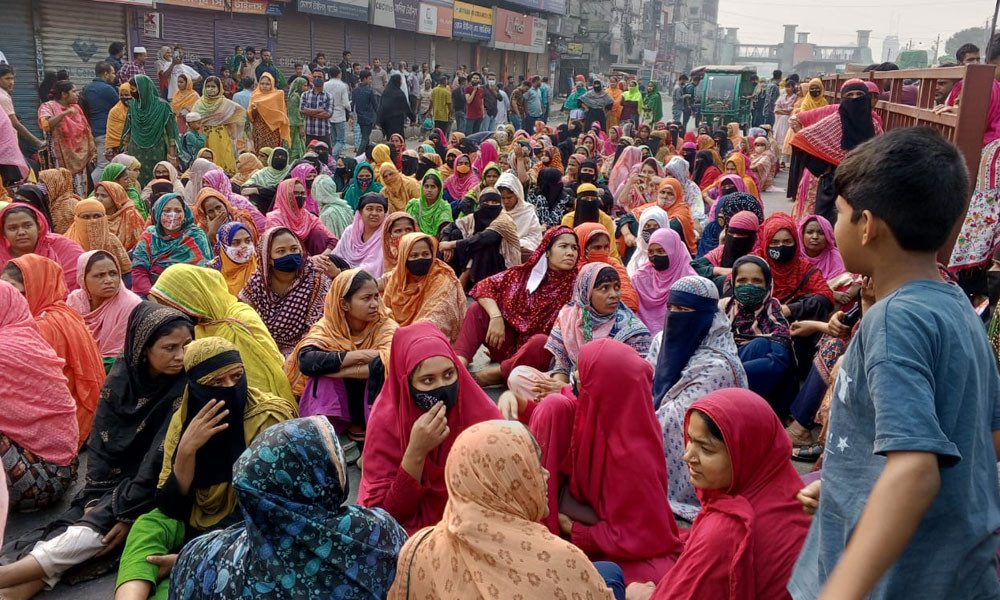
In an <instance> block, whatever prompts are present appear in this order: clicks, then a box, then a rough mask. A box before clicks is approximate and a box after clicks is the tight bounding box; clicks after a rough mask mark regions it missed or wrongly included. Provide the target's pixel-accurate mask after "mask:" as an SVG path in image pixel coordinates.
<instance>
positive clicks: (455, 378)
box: [358, 322, 501, 534]
mask: <svg viewBox="0 0 1000 600" xmlns="http://www.w3.org/2000/svg"><path fill="white" fill-rule="evenodd" d="M390 365H391V366H390V368H389V373H388V376H387V377H386V383H385V388H384V389H383V390H382V395H381V396H380V397H379V401H378V402H377V403H376V404H375V407H374V409H373V410H372V414H371V420H370V421H369V426H370V427H371V428H372V430H373V431H378V432H379V435H378V436H372V439H371V440H368V443H367V444H365V452H364V467H365V468H364V470H363V472H362V475H361V487H360V488H359V490H358V504H361V505H362V506H369V507H374V506H378V507H380V508H384V509H385V510H386V511H388V512H389V514H391V515H392V516H393V517H395V518H396V520H397V521H399V523H400V524H401V525H402V526H403V527H405V528H406V530H407V532H409V533H411V534H412V533H414V532H416V531H417V530H418V529H420V528H422V527H426V526H428V525H433V524H435V523H437V522H438V521H440V520H441V516H442V515H443V514H444V507H445V504H446V503H447V501H448V490H447V487H446V485H445V478H444V466H445V462H446V461H447V459H448V452H449V450H450V449H451V446H452V444H453V443H454V441H455V439H456V438H457V437H458V436H459V435H460V434H461V433H462V432H463V431H465V430H466V429H467V428H468V427H471V426H472V425H475V424H476V423H480V422H482V421H489V420H492V419H499V418H501V416H500V411H499V410H498V409H497V407H496V404H494V403H493V401H492V400H490V398H489V396H487V395H486V393H485V392H484V391H483V390H482V389H481V388H480V387H479V386H478V385H476V382H475V380H473V378H472V376H471V375H470V374H469V371H468V370H467V369H466V368H465V367H464V366H463V365H462V363H461V362H460V361H459V359H458V357H457V356H456V355H455V351H454V350H453V349H452V347H451V345H450V344H449V343H448V338H446V337H445V336H444V334H442V333H441V331H440V330H439V329H438V328H437V327H436V326H435V325H434V324H433V323H427V322H418V323H414V324H413V325H410V326H409V327H401V328H400V329H399V330H398V331H397V332H396V335H395V337H394V338H393V341H392V357H391V360H390Z"/></svg>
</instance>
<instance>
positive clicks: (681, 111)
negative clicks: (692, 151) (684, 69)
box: [670, 73, 690, 131]
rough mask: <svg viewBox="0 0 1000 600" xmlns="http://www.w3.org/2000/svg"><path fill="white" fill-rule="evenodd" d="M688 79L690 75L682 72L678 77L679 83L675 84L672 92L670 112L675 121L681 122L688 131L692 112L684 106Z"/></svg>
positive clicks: (682, 126)
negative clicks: (685, 87)
mask: <svg viewBox="0 0 1000 600" xmlns="http://www.w3.org/2000/svg"><path fill="white" fill-rule="evenodd" d="M687 80H688V76H687V75H685V74H684V73H681V75H680V77H678V78H677V83H675V84H674V89H673V91H672V92H670V101H671V105H670V112H671V113H672V116H673V118H674V121H677V122H678V123H680V124H681V130H682V131H687V117H688V116H690V112H689V111H686V110H685V106H684V86H685V85H687ZM685 115H687V116H685Z"/></svg>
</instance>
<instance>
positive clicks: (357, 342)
mask: <svg viewBox="0 0 1000 600" xmlns="http://www.w3.org/2000/svg"><path fill="white" fill-rule="evenodd" d="M324 302H325V303H324V306H323V317H322V318H321V319H320V320H319V321H316V323H315V324H314V325H313V326H312V327H310V328H309V332H308V333H306V335H305V337H303V338H302V341H300V342H299V344H298V345H297V346H296V347H295V349H294V350H293V351H292V353H291V355H290V356H289V357H288V360H287V361H286V363H285V372H286V373H287V375H288V379H289V381H291V383H292V392H293V393H295V394H296V395H297V396H299V397H300V400H299V415H301V416H303V417H308V416H313V415H323V416H325V417H327V418H328V419H330V422H332V423H333V424H334V425H335V426H337V427H338V429H342V428H347V434H348V436H349V437H350V438H351V439H353V440H355V441H358V440H363V439H364V432H365V423H366V422H367V421H368V413H369V411H370V410H371V404H372V402H374V401H375V398H376V397H377V396H378V394H379V392H380V391H381V388H382V383H383V382H384V381H385V365H388V364H389V347H390V345H391V344H392V335H393V333H394V332H395V331H396V328H397V327H398V325H397V324H396V322H395V321H393V320H392V318H391V317H390V316H389V312H388V311H387V310H386V308H385V307H384V306H382V301H381V297H380V295H379V291H378V284H377V283H376V282H375V278H374V277H372V276H371V275H369V274H368V273H367V272H365V271H363V270H361V269H348V270H345V271H342V272H341V273H340V274H339V275H337V277H335V278H334V280H333V283H332V284H331V286H330V291H329V293H327V294H326V298H325V301H324ZM345 452H347V453H350V449H346V448H345Z"/></svg>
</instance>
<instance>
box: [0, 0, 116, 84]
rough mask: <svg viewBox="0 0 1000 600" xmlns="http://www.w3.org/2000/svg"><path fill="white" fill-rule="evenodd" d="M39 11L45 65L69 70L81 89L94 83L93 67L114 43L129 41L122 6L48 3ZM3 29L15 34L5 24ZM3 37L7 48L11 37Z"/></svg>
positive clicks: (60, 0) (49, 0) (68, 1)
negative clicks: (8, 39) (7, 42)
mask: <svg viewBox="0 0 1000 600" xmlns="http://www.w3.org/2000/svg"><path fill="white" fill-rule="evenodd" d="M2 4H4V5H6V4H7V3H6V2H3V3H2ZM39 7H40V8H41V16H42V29H41V37H42V64H43V65H44V68H45V70H47V71H58V70H61V69H66V70H67V71H69V76H70V79H71V80H72V81H73V83H75V84H76V85H77V87H78V88H83V86H85V85H87V84H88V83H90V82H91V81H92V80H93V79H94V65H96V64H97V63H98V62H100V61H102V60H104V58H105V57H106V56H107V55H108V46H109V45H110V44H111V42H116V41H117V42H124V41H126V39H127V37H126V34H125V7H124V6H122V5H120V4H110V3H104V2H81V1H80V0H45V2H40V3H39ZM4 29H5V30H7V31H12V29H11V28H10V27H8V26H7V24H6V23H4ZM28 31H30V29H28ZM4 37H5V41H4V45H6V39H7V38H8V37H10V36H4Z"/></svg>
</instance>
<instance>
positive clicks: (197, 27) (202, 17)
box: [137, 6, 233, 86]
mask: <svg viewBox="0 0 1000 600" xmlns="http://www.w3.org/2000/svg"><path fill="white" fill-rule="evenodd" d="M146 12H149V11H143V14H145V13H146ZM158 12H159V13H160V19H161V20H160V23H161V31H160V34H161V36H162V37H159V38H154V37H151V36H146V35H142V44H141V45H142V46H143V47H144V48H146V75H149V77H150V78H152V80H153V81H154V82H155V83H156V85H157V86H159V85H160V80H159V77H158V75H157V72H156V61H158V60H160V47H162V46H173V45H175V44H180V45H181V46H183V47H184V60H185V61H186V62H188V63H190V62H193V61H196V60H198V59H200V58H204V57H212V58H214V57H215V42H214V40H213V36H214V35H215V27H214V26H213V25H212V17H213V13H212V11H207V10H196V9H193V8H178V7H176V6H160V7H159V9H158ZM140 32H141V30H140ZM137 45H138V44H137ZM232 51H233V49H232V48H230V49H229V52H230V53H232ZM219 66H220V65H219V64H218V63H216V67H217V68H218V67H219Z"/></svg>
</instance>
